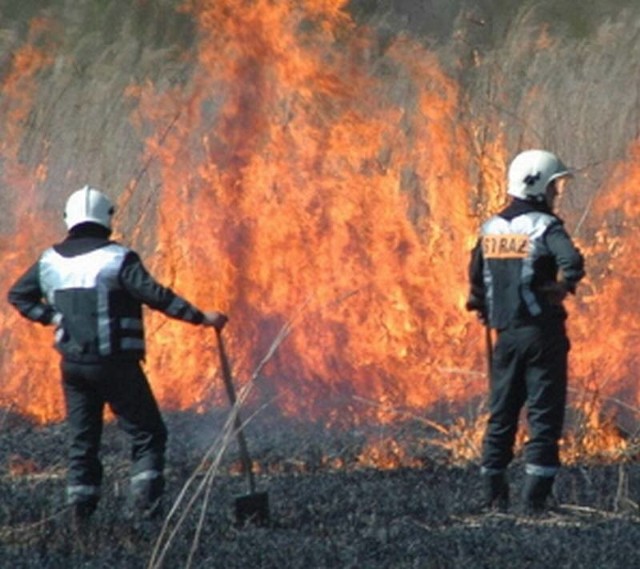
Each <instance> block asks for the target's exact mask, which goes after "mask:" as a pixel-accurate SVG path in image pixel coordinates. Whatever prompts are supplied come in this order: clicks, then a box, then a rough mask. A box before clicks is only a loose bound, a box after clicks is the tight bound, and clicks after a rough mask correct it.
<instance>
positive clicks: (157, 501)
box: [129, 476, 164, 520]
mask: <svg viewBox="0 0 640 569" xmlns="http://www.w3.org/2000/svg"><path fill="white" fill-rule="evenodd" d="M163 492H164V478H163V477H162V476H156V477H154V478H148V479H142V480H136V481H134V482H132V484H131V494H130V497H129V517H132V518H134V519H139V520H152V519H158V518H160V517H162V515H163V508H162V494H163Z"/></svg>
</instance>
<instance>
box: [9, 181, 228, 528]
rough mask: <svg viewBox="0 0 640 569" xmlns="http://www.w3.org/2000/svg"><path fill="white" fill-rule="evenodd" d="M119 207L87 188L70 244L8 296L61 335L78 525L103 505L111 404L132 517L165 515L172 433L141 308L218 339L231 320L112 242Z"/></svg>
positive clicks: (74, 207)
mask: <svg viewBox="0 0 640 569" xmlns="http://www.w3.org/2000/svg"><path fill="white" fill-rule="evenodd" d="M113 213H114V207H113V204H112V202H111V201H110V200H109V198H108V197H107V196H106V195H105V194H104V193H102V192H101V191H99V190H97V189H95V188H92V187H89V186H85V187H84V188H82V189H80V190H78V191H76V192H74V193H72V194H71V196H70V197H69V198H68V200H67V202H66V206H65V210H64V220H65V222H66V226H67V229H68V234H67V237H66V238H65V239H64V240H63V241H62V242H60V243H58V244H56V245H53V246H52V247H50V248H49V249H47V250H45V251H44V252H43V253H42V255H41V256H40V258H39V259H38V260H37V262H36V263H35V264H33V266H31V268H29V269H28V270H27V271H26V273H25V274H24V275H23V276H21V277H20V278H19V279H18V280H17V282H16V283H15V284H14V285H13V286H12V287H11V289H10V290H9V294H8V299H9V302H10V303H11V304H12V305H13V306H14V307H15V308H16V309H17V310H18V311H19V312H20V314H22V316H24V317H26V318H28V319H29V320H32V321H34V322H39V323H40V324H43V325H53V326H55V346H56V348H57V350H58V351H59V352H60V355H61V364H60V368H61V375H62V387H63V393H64V400H65V406H66V414H67V421H68V424H69V431H70V449H69V469H68V479H67V503H68V504H69V505H70V507H71V510H72V512H73V514H74V517H75V519H76V520H79V519H80V520H81V519H86V518H88V517H89V516H91V514H92V513H93V512H94V510H95V509H96V507H97V504H98V501H99V498H100V486H101V481H102V464H101V460H100V457H99V451H100V439H101V434H102V427H103V410H104V406H105V404H108V405H109V406H110V408H111V410H112V411H113V413H114V414H115V416H116V417H117V419H118V424H119V426H120V427H121V428H122V429H123V430H124V431H125V432H126V433H127V434H128V435H129V436H130V438H131V457H132V465H131V479H130V509H128V511H129V512H130V513H131V514H132V515H134V516H135V517H136V518H138V517H140V518H144V519H146V518H153V517H157V516H158V515H159V514H160V513H161V498H162V494H163V490H164V477H163V468H164V461H165V446H166V441H167V429H166V427H165V424H164V421H163V419H162V416H161V414H160V411H159V409H158V405H157V403H156V400H155V398H154V396H153V393H152V391H151V389H150V386H149V383H148V381H147V378H146V376H145V373H144V371H143V369H142V366H141V362H142V360H143V359H144V356H145V340H144V330H143V315H142V306H143V305H147V306H149V307H150V308H152V309H154V310H159V311H160V312H163V313H164V314H165V315H166V316H168V317H170V318H175V319H178V320H183V321H185V322H189V323H191V324H197V325H203V326H211V327H215V328H216V329H218V330H221V329H222V328H223V327H224V325H225V323H226V322H227V317H226V315H224V314H223V313H221V312H217V311H210V312H203V311H201V310H199V309H198V308H196V307H195V306H193V305H192V304H190V303H189V302H187V301H186V300H184V299H183V298H181V297H180V296H178V295H177V294H175V293H174V292H173V291H172V290H171V289H169V288H165V287H163V286H161V285H160V284H159V283H158V282H156V280H154V278H153V277H152V276H151V275H150V274H149V272H148V271H147V270H146V268H145V267H144V265H143V263H142V261H141V259H140V257H139V256H138V254H137V253H136V252H134V251H132V250H131V249H128V248H127V247H124V246H123V245H121V244H119V243H117V242H115V241H111V240H110V239H109V237H110V235H111V231H112V217H113Z"/></svg>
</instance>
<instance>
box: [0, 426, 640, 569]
mask: <svg viewBox="0 0 640 569" xmlns="http://www.w3.org/2000/svg"><path fill="white" fill-rule="evenodd" d="M167 423H168V425H169V427H170V430H171V433H172V435H173V436H172V438H171V444H170V452H169V457H168V458H169V460H168V463H169V464H168V471H167V478H168V493H167V500H166V509H165V514H166V518H165V519H164V520H162V521H159V522H154V523H149V524H147V525H141V524H135V523H132V522H129V521H127V520H126V519H125V516H124V508H123V506H124V498H125V488H126V482H127V468H128V462H127V456H128V449H127V440H126V437H125V436H124V435H123V434H122V433H120V432H119V431H118V430H117V429H116V427H115V426H114V425H112V424H109V425H108V426H107V429H106V432H105V441H104V443H105V444H104V453H103V456H104V462H105V484H104V496H103V500H102V502H101V505H100V508H99V510H98V512H97V513H96V515H95V517H94V518H93V519H92V521H91V523H90V524H89V525H88V526H87V527H85V528H81V529H80V530H78V529H77V528H74V527H73V525H72V524H71V523H70V516H69V515H68V512H66V511H65V510H64V505H63V495H64V472H65V457H64V449H65V438H64V436H65V427H64V425H63V424H61V425H52V426H48V427H42V428H39V427H35V426H33V425H30V424H28V423H26V422H25V421H23V420H20V419H19V418H7V419H5V421H4V424H3V427H4V428H3V429H2V434H0V473H1V475H0V495H2V500H1V502H0V566H2V567H16V568H17V567H20V568H34V569H35V568H39V569H40V568H50V569H57V568H65V569H70V568H75V567H83V568H91V569H95V568H102V567H105V568H106V567H122V568H146V567H148V568H152V567H203V568H204V567H225V568H235V567H238V568H240V567H256V568H258V567H264V568H282V567H287V568H289V567H291V568H297V567H300V568H302V567H305V568H321V567H327V568H330V567H331V568H334V567H345V568H346V567H353V568H356V567H357V568H409V567H416V568H448V567H469V568H476V567H478V568H479V567H492V568H495V567H505V568H506V567H528V568H538V567H539V568H542V567H567V568H569V567H571V568H581V567H599V568H618V567H620V568H622V567H634V566H636V565H637V564H638V563H639V562H640V553H639V552H638V543H639V540H640V515H639V514H638V510H637V506H636V504H635V498H637V495H638V492H639V491H640V468H638V466H637V465H636V464H625V463H619V464H610V465H598V464H588V465H587V464H584V465H575V466H571V467H567V468H565V469H564V470H563V471H562V473H561V475H560V476H559V478H558V484H557V487H556V492H555V498H556V506H555V508H554V509H553V510H552V511H551V512H550V513H549V515H547V516H545V517H542V518H529V517H525V516H523V515H521V514H520V513H519V504H518V496H517V492H518V482H519V479H520V477H521V474H520V471H521V469H520V465H519V464H518V463H517V462H516V463H515V464H514V465H513V469H512V485H513V493H514V499H513V507H512V511H511V512H509V513H507V514H498V513H493V514H485V513H482V512H480V511H479V510H478V507H477V506H478V497H479V491H480V481H479V477H478V471H477V467H476V466H475V465H474V464H472V463H470V464H466V465H464V464H462V465H453V464H451V463H449V460H450V457H448V456H447V454H446V452H444V451H443V450H442V447H441V446H439V445H434V444H431V443H432V442H433V439H432V438H433V434H431V435H429V434H427V433H424V432H416V431H415V426H413V427H412V429H413V430H414V432H410V431H408V430H407V428H406V427H405V428H400V427H398V428H397V430H396V431H395V432H393V433H386V434H390V435H392V436H393V437H395V438H396V440H397V441H398V442H400V443H402V442H406V443H407V446H408V448H409V449H410V450H409V453H410V454H411V456H408V455H404V460H407V461H408V460H409V458H410V459H411V463H412V464H413V466H411V467H409V466H402V465H399V466H398V467H397V468H393V469H384V468H374V467H371V466H368V465H366V464H363V461H362V458H361V457H362V452H361V451H362V449H363V445H364V444H365V439H366V440H371V435H372V434H371V433H364V432H363V431H360V432H351V433H345V432H343V433H328V432H326V431H325V432H322V431H320V430H318V429H311V428H308V427H304V426H300V425H288V426H286V427H283V428H282V429H280V430H278V429H273V428H271V429H268V430H267V429H263V428H260V427H259V426H258V425H255V426H254V429H253V431H251V430H250V431H249V432H248V435H249V440H250V446H251V447H252V450H253V451H254V460H255V463H256V465H257V466H258V468H259V473H258V477H257V485H258V490H259V491H266V492H267V493H268V495H269V500H270V514H271V520H270V523H269V524H268V525H266V526H262V527H260V526H255V525H253V524H248V525H246V526H244V527H238V525H237V524H236V518H235V511H234V503H235V498H236V497H238V496H241V495H244V494H245V493H246V492H247V487H246V481H245V479H244V478H243V477H242V476H240V475H238V473H237V469H238V465H237V456H236V451H235V447H234V445H233V444H230V445H229V448H228V449H225V450H224V452H223V453H222V455H221V456H220V457H217V458H216V457H215V456H214V454H209V455H208V457H207V453H208V452H209V450H210V449H209V448H208V446H207V445H208V443H207V439H208V438H209V437H210V438H211V440H212V441H213V440H214V439H215V437H216V436H217V435H216V434H217V433H219V432H220V431H221V430H222V429H223V425H222V424H220V419H216V418H215V417H211V416H209V417H205V416H191V415H188V414H176V415H171V416H169V417H167ZM377 434H378V436H381V437H382V433H380V432H379V431H378V433H377ZM386 434H385V435H386ZM412 439H413V440H412ZM379 440H380V441H381V442H382V441H383V438H380V439H379ZM214 446H215V445H214ZM359 457H360V458H359Z"/></svg>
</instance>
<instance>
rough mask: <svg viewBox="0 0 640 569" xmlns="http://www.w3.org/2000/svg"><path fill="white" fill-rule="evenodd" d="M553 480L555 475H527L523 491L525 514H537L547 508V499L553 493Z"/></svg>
mask: <svg viewBox="0 0 640 569" xmlns="http://www.w3.org/2000/svg"><path fill="white" fill-rule="evenodd" d="M553 481H554V477H553V476H535V475H533V474H527V475H526V477H525V479H524V489H523V491H522V498H523V505H524V513H525V515H528V516H536V515H540V514H543V513H544V512H545V511H546V510H547V499H548V498H549V496H550V495H551V489H552V488H553Z"/></svg>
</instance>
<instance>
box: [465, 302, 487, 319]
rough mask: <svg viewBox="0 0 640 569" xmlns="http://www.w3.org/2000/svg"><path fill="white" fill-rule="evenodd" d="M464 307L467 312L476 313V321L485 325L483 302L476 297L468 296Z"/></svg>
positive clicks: (485, 314)
mask: <svg viewBox="0 0 640 569" xmlns="http://www.w3.org/2000/svg"><path fill="white" fill-rule="evenodd" d="M464 307H465V308H466V309H467V310H468V311H469V312H477V314H478V319H479V320H480V322H482V323H483V324H486V323H487V308H486V306H485V305H484V302H483V301H482V300H480V299H479V298H478V297H475V296H470V297H469V298H468V299H467V302H466V304H465V305H464Z"/></svg>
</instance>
